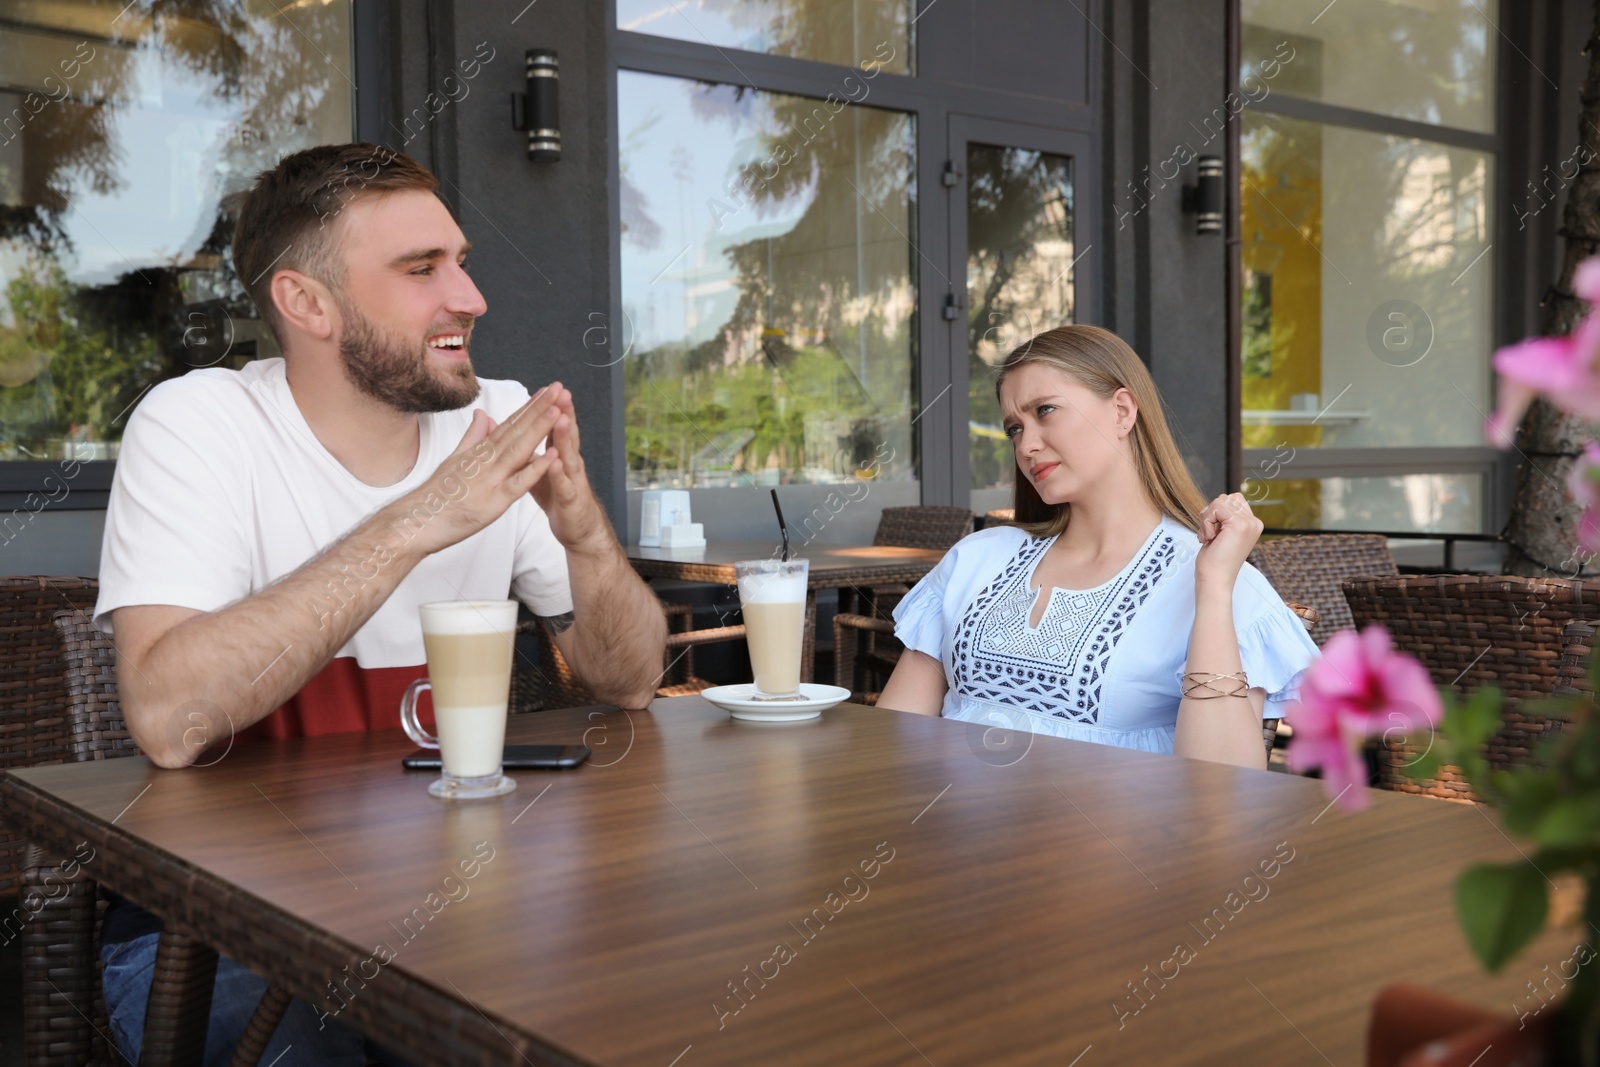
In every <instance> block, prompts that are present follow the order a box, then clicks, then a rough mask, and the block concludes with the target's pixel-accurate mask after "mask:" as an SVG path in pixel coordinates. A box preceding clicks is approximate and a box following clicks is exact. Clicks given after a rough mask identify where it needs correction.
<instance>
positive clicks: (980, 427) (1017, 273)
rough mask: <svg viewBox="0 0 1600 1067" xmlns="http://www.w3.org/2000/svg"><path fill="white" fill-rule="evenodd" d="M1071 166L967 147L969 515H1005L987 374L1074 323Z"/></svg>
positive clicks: (1004, 476)
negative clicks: (1032, 342) (1040, 337)
mask: <svg viewBox="0 0 1600 1067" xmlns="http://www.w3.org/2000/svg"><path fill="white" fill-rule="evenodd" d="M1076 258H1077V256H1076V253H1075V252H1074V251H1073V239H1072V163H1071V160H1070V159H1068V158H1067V157H1065V156H1057V155H1051V154H1049V153H1047V152H1030V151H1026V150H1024V149H1019V148H999V147H995V146H992V145H981V144H973V145H968V146H967V334H968V337H967V373H968V379H967V381H968V392H969V397H968V404H969V407H968V412H969V414H968V418H969V419H970V422H969V437H970V442H971V451H970V467H971V471H972V509H973V511H975V512H977V513H978V514H980V515H981V514H983V513H984V512H986V511H988V510H990V509H992V508H1006V507H1010V506H1011V503H1012V500H1011V481H1012V474H1013V472H1014V471H1015V470H1016V463H1015V461H1014V459H1013V453H1012V448H1011V442H1010V441H1008V440H1007V439H1006V435H1005V431H1004V430H1003V429H1002V428H1001V418H1000V403H999V401H998V400H997V399H996V397H995V391H994V380H995V371H994V368H995V367H996V366H997V365H998V364H999V363H1000V361H1001V360H1003V359H1005V357H1006V356H1007V355H1008V354H1009V353H1010V352H1011V350H1012V349H1013V348H1015V347H1016V346H1018V345H1020V344H1022V343H1023V342H1025V341H1026V340H1028V338H1030V337H1032V336H1034V335H1035V334H1038V333H1042V332H1043V331H1045V330H1049V329H1053V328H1055V327H1057V326H1062V325H1065V324H1066V323H1069V322H1071V321H1072V316H1073V302H1072V293H1073V270H1072V267H1073V263H1074V261H1075V260H1076Z"/></svg>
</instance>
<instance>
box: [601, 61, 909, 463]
mask: <svg viewBox="0 0 1600 1067" xmlns="http://www.w3.org/2000/svg"><path fill="white" fill-rule="evenodd" d="M753 92H754V90H750V89H748V88H744V87H735V86H727V85H712V84H700V85H697V86H695V89H694V94H695V95H694V98H693V104H694V108H695V112H696V115H697V117H700V118H702V120H703V121H705V122H707V123H708V124H709V123H712V122H715V121H718V120H719V119H722V118H729V119H733V120H734V128H735V129H736V130H740V132H744V131H743V129H741V127H740V125H739V123H740V121H743V119H744V118H746V117H748V116H750V115H757V114H759V115H760V116H761V118H760V123H761V129H760V131H759V132H758V133H757V134H756V135H755V137H754V143H755V150H754V151H753V153H751V154H752V155H754V157H755V159H754V160H753V161H752V162H750V163H748V164H746V165H745V167H744V168H743V170H742V171H741V173H740V175H739V176H738V180H739V182H741V183H742V185H741V188H742V189H743V192H742V193H739V194H738V195H737V196H727V195H725V194H723V193H722V192H721V191H718V194H717V196H718V197H720V198H722V199H724V200H726V201H727V204H726V205H725V206H726V208H727V209H729V210H733V209H734V206H735V205H737V208H736V210H737V214H736V215H734V216H732V217H731V218H730V219H729V221H728V222H727V223H725V225H729V226H734V227H743V228H745V229H758V228H759V224H760V222H761V220H763V219H771V218H773V217H774V216H777V215H779V214H789V213H791V212H792V210H793V208H794V207H795V206H796V205H797V204H800V205H804V207H803V210H802V211H801V213H800V214H799V217H798V218H797V219H796V221H795V222H794V223H793V225H792V226H790V227H789V228H788V229H787V230H786V231H784V232H781V233H776V232H773V233H768V234H764V235H762V236H759V237H756V238H754V239H751V240H747V241H744V242H742V243H739V244H735V245H731V246H729V247H728V248H727V249H726V251H725V255H726V257H727V262H728V266H729V267H730V268H731V271H732V274H733V279H732V282H733V286H734V288H735V290H736V292H737V299H736V301H735V304H734V307H733V310H732V311H731V313H730V314H729V315H728V317H727V319H726V320H725V321H724V322H722V323H721V324H720V325H719V327H718V329H717V330H716V332H715V334H714V335H713V336H711V337H710V338H709V339H707V340H706V341H704V342H702V343H700V344H696V345H693V346H690V345H687V344H684V343H669V344H663V345H660V346H657V347H656V348H654V349H652V350H650V351H647V352H643V353H640V354H639V356H638V357H637V358H636V359H633V360H630V361H629V362H628V364H627V365H626V375H627V397H628V409H629V415H628V419H627V424H628V430H627V435H628V452H629V458H628V465H629V469H630V471H631V472H633V481H634V483H635V484H636V485H648V484H656V483H658V482H662V483H666V484H672V483H677V484H698V485H716V484H723V485H730V484H731V485H737V484H752V483H754V484H767V483H776V482H785V483H787V482H826V481H837V480H841V479H844V478H848V477H850V476H851V475H852V472H854V471H856V470H859V469H860V468H862V467H864V466H866V465H868V464H869V463H870V462H871V461H872V460H873V459H874V457H880V458H881V456H882V455H884V454H886V453H887V452H888V450H889V449H892V450H893V455H894V456H896V457H897V460H896V461H895V462H893V463H891V464H889V465H888V470H887V471H886V473H885V474H884V475H883V476H885V477H905V476H906V475H907V473H908V472H909V468H910V460H911V447H910V436H911V430H910V418H911V413H910V390H911V368H912V358H911V353H912V346H913V330H912V326H913V314H912V312H913V308H914V305H915V300H914V291H913V286H914V284H915V283H914V269H913V266H912V259H913V257H915V255H916V253H915V251H914V250H913V249H912V248H911V247H910V246H909V244H908V240H909V239H911V237H912V233H913V225H912V220H913V213H912V200H911V178H912V173H913V165H914V161H913V141H912V126H911V119H910V118H909V117H908V116H905V115H902V114H899V113H895V112H888V111H882V110H879V109H875V108H870V107H858V106H850V107H843V108H840V109H839V110H838V111H837V112H835V111H832V110H830V108H829V107H828V105H827V104H826V103H825V102H824V101H820V100H815V99H810V98H804V97H795V96H786V95H778V94H765V93H763V94H760V97H759V100H760V105H759V106H758V107H756V108H753V109H752V108H749V107H748V106H747V105H748V103H749V101H748V100H747V99H746V98H747V97H748V96H749V95H750V94H751V93H753ZM625 199H626V200H627V202H628V204H627V209H626V210H625V211H624V215H625V217H626V219H627V220H628V221H627V225H628V227H629V230H630V232H634V233H638V234H640V235H641V238H642V237H644V236H648V235H651V234H655V233H657V232H659V231H658V228H657V227H656V224H655V223H654V222H653V221H652V220H651V219H650V218H649V214H648V212H649V202H648V200H647V199H646V198H645V196H644V195H643V194H642V193H640V192H639V191H638V190H637V189H635V190H634V191H633V194H632V195H630V196H628V197H625ZM775 225H776V224H775V223H774V224H772V225H769V227H767V228H768V229H769V230H770V229H771V228H772V226H775ZM636 240H637V239H636Z"/></svg>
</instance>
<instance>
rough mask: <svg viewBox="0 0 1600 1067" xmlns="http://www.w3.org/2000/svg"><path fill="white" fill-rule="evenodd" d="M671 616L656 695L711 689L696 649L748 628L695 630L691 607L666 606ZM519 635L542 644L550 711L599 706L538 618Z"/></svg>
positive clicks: (542, 678)
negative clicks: (699, 667) (698, 667)
mask: <svg viewBox="0 0 1600 1067" xmlns="http://www.w3.org/2000/svg"><path fill="white" fill-rule="evenodd" d="M661 609H662V611H663V612H664V613H665V614H666V616H667V630H668V632H667V662H666V666H665V668H664V669H663V670H662V673H661V677H660V678H659V679H658V681H659V682H660V683H661V684H659V685H657V686H656V696H660V697H681V696H688V695H690V694H693V693H699V692H702V691H703V690H706V689H710V688H711V687H712V686H713V685H715V684H716V683H715V682H708V681H706V680H705V679H704V678H701V677H700V676H699V675H697V674H695V670H694V650H695V648H696V647H698V646H700V645H709V644H714V643H716V642H718V641H742V640H744V626H743V625H734V626H714V627H710V628H708V629H705V630H691V629H689V626H690V625H691V624H692V623H693V621H694V614H693V610H692V609H691V608H690V607H689V606H688V605H687V604H663V605H661ZM517 632H518V633H524V634H533V635H534V636H535V637H536V638H537V639H538V642H539V658H540V666H539V668H538V669H537V674H538V679H539V686H540V690H541V706H543V707H546V708H582V707H587V706H588V705H590V704H595V703H598V701H596V700H595V697H594V694H593V693H591V692H589V690H588V688H587V687H586V686H585V685H584V684H583V683H582V682H581V681H579V680H578V676H577V674H576V673H574V672H573V670H572V667H571V666H570V665H569V664H568V663H567V660H566V657H565V656H563V655H562V654H561V649H560V648H559V647H557V645H556V643H555V641H554V640H552V639H551V637H550V632H549V630H547V629H545V627H544V624H542V623H540V622H539V621H538V620H536V619H528V620H526V621H524V622H521V623H519V624H518V625H517Z"/></svg>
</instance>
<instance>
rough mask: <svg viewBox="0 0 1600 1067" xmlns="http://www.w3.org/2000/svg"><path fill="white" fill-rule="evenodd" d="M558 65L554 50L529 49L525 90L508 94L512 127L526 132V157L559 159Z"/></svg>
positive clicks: (559, 84) (559, 90)
mask: <svg viewBox="0 0 1600 1067" xmlns="http://www.w3.org/2000/svg"><path fill="white" fill-rule="evenodd" d="M560 104H561V64H560V63H559V62H558V61H557V59H556V53H555V50H554V49H553V48H530V49H528V91H527V92H526V93H512V94H511V128H512V129H514V130H526V131H527V134H528V158H529V159H532V160H536V161H537V160H545V161H550V162H554V161H555V160H558V159H560V158H561V115H560Z"/></svg>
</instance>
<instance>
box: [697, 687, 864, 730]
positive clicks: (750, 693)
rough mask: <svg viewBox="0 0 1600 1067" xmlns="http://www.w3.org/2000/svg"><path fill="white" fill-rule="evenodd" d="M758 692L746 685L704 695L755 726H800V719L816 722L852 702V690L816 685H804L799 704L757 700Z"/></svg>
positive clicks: (787, 701) (704, 693) (713, 690)
mask: <svg viewBox="0 0 1600 1067" xmlns="http://www.w3.org/2000/svg"><path fill="white" fill-rule="evenodd" d="M755 692H756V687H755V683H753V682H746V683H745V684H743V685H719V686H716V687H715V688H712V689H707V690H706V691H705V692H703V693H701V694H700V695H701V696H703V697H705V698H706V699H707V700H709V701H711V703H713V704H715V705H716V706H717V707H719V708H722V709H723V710H724V711H726V712H728V713H729V714H731V715H732V716H733V717H734V718H735V719H748V720H749V721H751V722H796V721H798V720H800V719H815V718H816V717H817V716H819V715H821V714H822V713H823V712H825V711H827V710H828V709H829V708H831V707H833V706H834V705H835V704H842V703H844V702H845V701H846V700H849V699H850V690H848V689H841V688H840V687H839V686H836V685H818V684H817V683H815V682H801V683H800V697H799V698H798V699H795V700H782V701H778V700H756V699H754V697H755Z"/></svg>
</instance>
